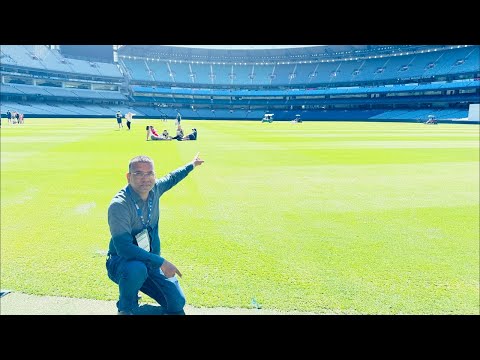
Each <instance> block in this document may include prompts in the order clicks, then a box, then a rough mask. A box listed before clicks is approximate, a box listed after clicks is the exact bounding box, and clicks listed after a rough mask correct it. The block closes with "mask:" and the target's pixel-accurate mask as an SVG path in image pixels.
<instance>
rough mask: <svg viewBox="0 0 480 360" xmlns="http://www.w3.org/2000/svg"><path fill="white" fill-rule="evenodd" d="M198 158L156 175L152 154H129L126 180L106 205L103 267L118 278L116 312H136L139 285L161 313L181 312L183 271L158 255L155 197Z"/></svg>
mask: <svg viewBox="0 0 480 360" xmlns="http://www.w3.org/2000/svg"><path fill="white" fill-rule="evenodd" d="M203 162H204V160H202V159H200V157H199V154H198V153H197V155H196V156H195V157H194V158H193V160H192V161H190V162H189V163H187V164H186V165H184V166H182V167H180V168H178V169H176V170H174V171H172V172H170V173H169V174H167V175H165V176H163V177H161V178H156V176H155V169H154V163H153V160H152V159H151V158H149V157H148V156H143V155H141V156H137V157H134V158H133V159H131V160H130V163H129V165H128V172H127V174H126V176H127V180H128V185H127V186H125V187H124V188H122V189H121V190H120V191H119V192H118V193H117V194H116V195H115V196H114V197H113V199H112V201H111V203H110V206H109V208H108V225H109V227H110V234H111V239H110V244H109V249H108V257H107V261H106V268H107V274H108V277H109V278H110V279H111V280H112V281H113V282H115V283H116V284H118V288H119V293H120V295H119V300H118V302H117V308H118V314H119V315H135V314H138V313H139V312H138V291H141V292H143V293H144V294H147V295H148V296H150V297H151V298H152V299H155V300H156V301H157V302H158V303H159V304H160V305H161V306H162V308H163V310H164V313H165V314H179V315H184V314H185V312H184V311H183V307H184V306H185V296H184V294H183V291H182V289H181V288H180V285H179V283H178V279H177V278H176V275H178V276H180V277H181V276H182V273H181V272H180V270H178V269H177V267H176V266H175V265H174V264H172V263H171V262H169V261H167V260H166V259H164V258H163V257H161V256H160V236H159V233H158V222H159V219H160V209H159V201H160V197H161V196H162V195H163V194H164V193H165V192H166V191H168V190H170V189H171V188H172V187H173V186H175V185H176V184H178V183H179V182H180V181H182V180H183V179H184V178H185V177H186V176H187V175H188V174H189V173H190V172H191V171H192V170H193V169H194V168H195V167H196V166H198V165H202V164H203Z"/></svg>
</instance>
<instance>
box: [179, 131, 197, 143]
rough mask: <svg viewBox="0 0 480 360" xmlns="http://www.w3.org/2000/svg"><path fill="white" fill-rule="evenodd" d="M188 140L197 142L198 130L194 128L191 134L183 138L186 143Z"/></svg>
mask: <svg viewBox="0 0 480 360" xmlns="http://www.w3.org/2000/svg"><path fill="white" fill-rule="evenodd" d="M186 140H197V129H195V128H193V129H192V132H191V133H190V134H188V135H185V136H184V137H183V138H182V141H186Z"/></svg>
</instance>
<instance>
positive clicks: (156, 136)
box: [145, 125, 172, 141]
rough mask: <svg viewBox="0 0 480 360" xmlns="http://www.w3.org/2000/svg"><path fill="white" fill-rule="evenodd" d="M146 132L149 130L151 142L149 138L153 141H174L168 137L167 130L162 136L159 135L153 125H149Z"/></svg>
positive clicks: (148, 134)
mask: <svg viewBox="0 0 480 360" xmlns="http://www.w3.org/2000/svg"><path fill="white" fill-rule="evenodd" d="M145 130H147V141H148V140H149V138H150V139H151V140H172V138H171V137H170V136H168V131H166V130H164V131H163V133H162V134H161V135H160V134H158V132H157V130H155V128H154V127H153V126H151V125H147V127H146V128H145ZM165 133H166V135H165Z"/></svg>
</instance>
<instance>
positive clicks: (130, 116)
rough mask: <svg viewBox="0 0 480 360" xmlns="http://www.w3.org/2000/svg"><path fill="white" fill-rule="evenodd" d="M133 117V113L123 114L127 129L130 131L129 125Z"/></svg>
mask: <svg viewBox="0 0 480 360" xmlns="http://www.w3.org/2000/svg"><path fill="white" fill-rule="evenodd" d="M133 115H136V114H134V113H132V112H130V111H129V112H128V113H126V114H125V119H127V128H128V130H130V125H131V123H132V118H133Z"/></svg>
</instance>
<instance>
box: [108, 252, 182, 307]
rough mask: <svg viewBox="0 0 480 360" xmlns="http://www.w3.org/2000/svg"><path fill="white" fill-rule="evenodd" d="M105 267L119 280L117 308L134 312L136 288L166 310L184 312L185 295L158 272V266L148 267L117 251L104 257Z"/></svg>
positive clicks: (115, 280)
mask: <svg viewBox="0 0 480 360" xmlns="http://www.w3.org/2000/svg"><path fill="white" fill-rule="evenodd" d="M106 268H107V274H108V277H109V278H110V280H112V281H113V282H115V283H116V284H118V288H119V292H120V296H119V300H118V301H117V308H118V311H125V312H133V313H135V310H136V309H137V308H138V291H141V292H143V293H144V294H147V295H148V296H150V297H151V298H152V299H155V301H157V302H158V303H159V304H160V305H161V306H162V307H163V308H164V310H165V313H166V314H179V315H184V314H185V312H184V311H183V307H184V306H185V297H184V296H183V295H182V294H181V293H180V292H179V291H178V289H177V287H176V286H175V284H174V283H172V282H171V281H169V280H167V278H166V277H165V276H164V275H162V274H161V273H160V270H159V268H149V267H147V266H146V265H145V264H144V263H143V262H141V261H138V260H127V259H125V258H124V257H121V256H117V255H112V256H109V257H108V258H107V263H106Z"/></svg>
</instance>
